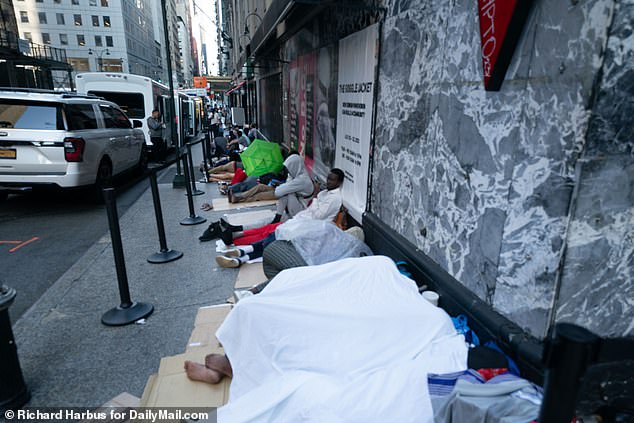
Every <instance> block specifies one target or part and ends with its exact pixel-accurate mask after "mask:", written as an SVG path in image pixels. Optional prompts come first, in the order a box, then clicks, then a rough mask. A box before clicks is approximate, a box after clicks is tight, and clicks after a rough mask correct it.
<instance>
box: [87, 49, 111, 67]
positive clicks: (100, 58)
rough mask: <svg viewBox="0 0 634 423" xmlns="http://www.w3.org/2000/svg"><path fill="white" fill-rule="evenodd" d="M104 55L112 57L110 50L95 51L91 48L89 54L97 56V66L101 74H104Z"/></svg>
mask: <svg viewBox="0 0 634 423" xmlns="http://www.w3.org/2000/svg"><path fill="white" fill-rule="evenodd" d="M104 53H105V54H106V56H110V49H107V48H105V49H102V50H93V49H91V48H89V49H88V54H89V55H91V56H92V55H96V56H97V65H98V66H99V72H103V55H104Z"/></svg>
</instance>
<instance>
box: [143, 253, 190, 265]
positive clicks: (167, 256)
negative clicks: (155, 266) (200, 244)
mask: <svg viewBox="0 0 634 423" xmlns="http://www.w3.org/2000/svg"><path fill="white" fill-rule="evenodd" d="M181 257H183V253H181V252H180V251H176V250H167V251H161V252H158V253H154V254H152V255H151V256H150V257H148V258H147V261H148V262H150V263H169V262H170V261H174V260H178V259H179V258H181Z"/></svg>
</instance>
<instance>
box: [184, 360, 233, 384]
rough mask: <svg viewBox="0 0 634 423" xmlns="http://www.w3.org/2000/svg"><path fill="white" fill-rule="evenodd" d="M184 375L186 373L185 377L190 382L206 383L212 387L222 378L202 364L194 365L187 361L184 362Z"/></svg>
mask: <svg viewBox="0 0 634 423" xmlns="http://www.w3.org/2000/svg"><path fill="white" fill-rule="evenodd" d="M185 373H187V377H188V378H190V379H191V380H197V381H199V382H207V383H211V384H212V385H215V384H217V383H219V382H220V381H221V380H222V378H223V376H224V375H223V374H221V373H220V372H218V371H216V370H213V369H209V368H207V367H205V366H203V365H202V364H199V363H194V362H193V361H189V360H187V361H185Z"/></svg>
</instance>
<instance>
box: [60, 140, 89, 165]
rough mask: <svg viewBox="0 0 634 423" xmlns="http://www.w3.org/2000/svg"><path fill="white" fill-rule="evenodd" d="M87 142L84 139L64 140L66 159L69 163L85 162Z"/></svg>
mask: <svg viewBox="0 0 634 423" xmlns="http://www.w3.org/2000/svg"><path fill="white" fill-rule="evenodd" d="M85 147H86V141H84V139H83V138H64V157H65V158H66V161H67V162H81V161H83V160H84V148H85Z"/></svg>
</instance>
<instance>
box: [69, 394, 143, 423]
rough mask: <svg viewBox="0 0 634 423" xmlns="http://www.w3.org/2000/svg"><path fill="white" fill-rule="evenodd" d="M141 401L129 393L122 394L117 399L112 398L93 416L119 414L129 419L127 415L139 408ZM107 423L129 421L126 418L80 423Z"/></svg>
mask: <svg viewBox="0 0 634 423" xmlns="http://www.w3.org/2000/svg"><path fill="white" fill-rule="evenodd" d="M140 403H141V400H140V399H139V398H137V397H135V396H134V395H132V394H129V393H127V392H122V393H120V394H119V395H117V396H116V397H114V398H112V399H111V400H109V401H108V402H106V403H105V404H103V405H102V406H101V407H99V408H97V409H95V410H93V414H95V415H97V414H100V413H105V415H106V416H113V413H117V415H121V416H125V417H127V416H128V415H129V414H128V413H127V412H128V411H129V410H132V409H136V408H138V407H139V405H140ZM98 421H102V422H103V421H105V422H107V423H116V422H127V421H129V420H127V419H124V418H108V419H105V420H104V419H99V418H95V419H86V420H80V421H79V423H88V422H91V423H93V422H98Z"/></svg>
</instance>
